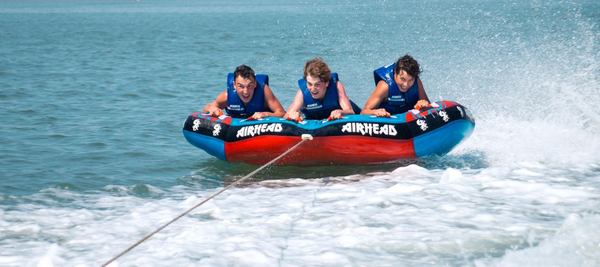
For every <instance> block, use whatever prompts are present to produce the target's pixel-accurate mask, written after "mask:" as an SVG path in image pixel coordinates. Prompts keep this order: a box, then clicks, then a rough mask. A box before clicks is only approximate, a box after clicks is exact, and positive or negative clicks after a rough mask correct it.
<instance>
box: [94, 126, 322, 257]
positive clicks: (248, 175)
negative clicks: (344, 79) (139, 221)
mask: <svg viewBox="0 0 600 267" xmlns="http://www.w3.org/2000/svg"><path fill="white" fill-rule="evenodd" d="M307 140H313V137H312V135H310V134H303V135H302V140H300V142H298V143H297V144H295V145H294V146H293V147H291V148H289V149H288V150H286V151H285V152H283V153H281V155H279V156H277V157H276V158H274V159H272V160H271V161H269V162H267V163H266V164H264V165H262V166H260V167H259V168H258V169H256V170H254V171H253V172H251V173H249V174H247V175H246V176H244V177H242V178H240V179H238V180H237V181H235V182H233V183H231V184H229V185H228V186H226V187H224V188H223V189H221V190H219V191H218V192H216V193H214V194H212V195H210V196H209V197H207V198H206V199H204V200H202V201H201V202H200V203H198V204H196V205H194V206H193V207H191V208H189V209H188V210H186V211H185V212H183V213H181V214H179V215H178V216H177V217H175V218H173V219H172V220H170V221H169V222H167V223H165V224H163V225H162V226H161V227H158V228H157V229H156V230H154V231H153V232H151V233H149V234H148V235H146V236H145V237H144V238H142V239H140V240H138V241H137V242H135V243H134V244H133V245H131V246H129V247H128V248H127V249H125V250H123V252H121V253H119V254H118V255H117V256H114V257H113V258H112V259H110V260H108V261H107V262H106V263H104V264H102V267H105V266H108V265H109V264H110V263H112V262H113V261H115V260H117V259H118V258H120V257H121V256H123V255H125V254H127V253H128V252H129V251H131V250H132V249H134V248H135V247H137V246H138V245H140V244H141V243H143V242H144V241H146V240H148V239H149V238H150V237H152V236H153V235H154V234H156V233H158V232H160V231H161V230H162V229H165V228H166V227H167V226H169V225H170V224H172V223H174V222H175V221H177V220H179V219H180V218H181V217H183V216H185V215H187V214H188V213H190V212H191V211H192V210H194V209H195V208H197V207H200V206H201V205H202V204H204V203H206V202H208V201H209V200H211V199H213V198H214V197H216V196H218V195H220V194H221V193H223V192H225V190H227V189H229V188H231V187H233V186H235V185H237V184H239V183H241V182H243V181H244V180H246V179H248V178H250V177H252V175H254V174H256V173H258V172H259V171H261V170H262V169H264V168H266V167H268V166H269V165H271V164H273V163H275V162H277V161H278V160H280V159H281V158H283V157H285V155H287V154H289V153H290V152H292V151H293V150H294V149H296V148H297V147H299V146H300V145H301V144H302V143H304V141H307Z"/></svg>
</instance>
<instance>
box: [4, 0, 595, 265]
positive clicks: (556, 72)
mask: <svg viewBox="0 0 600 267" xmlns="http://www.w3.org/2000/svg"><path fill="white" fill-rule="evenodd" d="M599 22H600V3H599V2H598V1H575V2H568V1H549V2H545V1H531V2H529V1H528V2H521V1H514V2H513V1H480V2H473V1H429V2H422V1H371V2H363V1H353V0H347V1H316V2H315V1H272V0H264V1H254V2H246V1H227V2H222V1H2V2H0V166H1V167H0V181H1V182H0V265H7V266H23V265H26V266H29V265H37V264H40V265H42V266H51V265H58V266H74V265H78V264H83V265H98V264H101V263H102V262H103V261H105V260H108V259H109V258H110V257H111V256H114V255H116V254H117V253H118V252H120V250H121V249H124V248H126V247H127V246H128V245H129V244H131V243H133V242H134V241H135V240H137V239H138V238H141V237H142V236H143V235H144V234H145V233H148V232H150V231H152V230H153V229H154V228H156V227H157V226H158V225H159V223H160V222H165V221H168V220H169V219H170V218H172V217H174V216H176V215H177V214H178V213H180V212H181V211H183V210H185V209H186V208H188V207H190V206H191V205H193V204H194V203H195V201H199V200H200V199H202V197H203V196H207V195H208V194H210V193H212V192H214V190H217V189H220V188H221V187H222V186H223V185H224V184H227V183H228V182H229V181H232V180H233V179H236V178H239V177H241V176H243V175H245V174H247V173H249V172H250V171H252V170H253V169H254V168H255V167H254V166H248V165H240V164H229V163H225V162H221V161H219V160H217V159H214V158H213V157H211V156H210V155H207V154H206V153H204V152H203V151H200V150H197V149H196V148H195V147H193V146H191V145H190V144H188V143H187V142H186V141H185V139H184V138H183V137H182V134H181V128H182V125H183V122H184V120H185V118H186V116H187V115H188V114H189V113H191V112H194V111H197V110H199V109H200V108H201V107H202V106H203V105H204V104H206V103H207V102H209V101H211V100H212V99H213V98H214V97H215V96H216V94H217V93H218V92H219V91H221V90H223V89H224V87H225V78H226V73H227V72H231V71H232V70H233V69H234V68H235V66H237V65H239V64H248V65H250V66H252V67H253V68H254V70H256V71H257V72H260V73H268V74H269V76H270V84H271V87H272V88H273V89H274V92H275V94H276V95H277V97H278V98H279V99H280V100H281V102H282V104H283V105H284V107H286V108H287V106H288V105H289V103H290V102H291V100H292V98H293V95H294V94H295V92H296V90H297V88H296V80H297V79H298V78H299V77H301V75H302V67H303V65H304V62H305V61H306V60H308V59H310V58H312V57H315V56H320V57H323V58H324V59H325V61H326V62H328V64H329V65H330V67H331V68H332V70H333V71H336V72H338V73H339V75H340V79H341V81H342V82H343V83H344V85H345V86H346V90H347V92H348V94H349V96H350V97H351V98H352V99H353V100H354V101H355V102H357V103H358V104H359V105H362V104H363V103H364V101H365V100H366V99H367V97H368V96H369V94H370V93H371V92H372V90H373V81H372V71H373V70H374V69H375V68H377V67H379V66H382V65H386V64H389V63H391V62H393V61H394V60H396V59H397V58H398V57H399V56H402V55H404V54H405V53H410V54H411V55H413V56H414V57H415V58H417V59H418V60H419V62H420V63H421V65H422V67H423V70H424V72H423V75H422V79H423V82H424V85H425V88H426V90H427V93H428V94H429V97H430V98H431V99H433V100H438V99H440V98H443V99H451V100H455V101H458V102H460V103H461V104H463V105H465V106H467V107H469V108H470V109H471V111H472V112H473V113H474V115H475V117H476V120H477V128H476V130H475V132H474V134H473V136H472V137H471V138H470V139H468V140H467V141H466V142H465V143H463V144H461V145H460V146H459V147H457V149H455V150H454V151H453V152H452V153H450V154H449V155H447V156H446V157H442V158H433V159H425V160H420V161H415V162H404V163H397V164H392V165H385V166H356V167H355V166H330V167H314V168H296V167H273V168H269V169H268V170H267V171H266V172H263V173H261V174H259V175H257V176H258V177H257V179H255V180H254V183H251V184H250V185H248V186H247V187H242V188H234V189H232V190H231V191H229V192H228V193H226V194H225V195H223V196H222V197H221V199H217V200H214V201H213V202H211V204H210V206H209V207H206V208H203V209H201V210H199V211H197V212H196V213H195V214H194V215H192V216H190V217H189V218H185V219H183V220H182V221H181V222H180V224H177V225H174V226H173V227H172V228H168V229H165V232H164V233H161V234H160V235H158V236H156V237H155V239H156V240H152V241H150V242H149V243H147V244H144V245H143V246H141V247H139V248H138V249H136V250H134V251H132V254H131V255H128V256H126V257H124V258H123V259H122V260H120V261H119V263H120V264H121V265H123V266H131V265H148V264H151V265H167V264H177V263H179V264H183V265H197V266H415V265H417V266H449V265H450V266H464V265H467V266H474V265H477V266H489V265H492V266H523V265H530V266H548V265H556V266H597V265H599V264H600V254H599V253H598V251H599V250H598V249H594V248H597V246H598V244H599V242H600V236H599V235H598V234H597V233H595V234H594V233H593V232H597V231H595V225H597V224H598V223H600V216H599V215H598V214H599V213H600V209H598V207H599V206H600V205H599V204H600V202H599V201H600V183H599V182H598V181H600V179H599V178H600V154H599V153H598V152H597V151H600V138H599V137H598V136H600V134H599V133H600V116H598V114H597V110H596V108H595V103H598V102H599V101H600V93H599V92H600V86H599V75H600V71H599V58H600V48H599V45H598V40H599V33H600V29H599V25H598V24H599ZM297 178H303V179H300V180H299V179H297ZM261 180H265V181H261ZM499 225H501V226H503V227H498V226H499Z"/></svg>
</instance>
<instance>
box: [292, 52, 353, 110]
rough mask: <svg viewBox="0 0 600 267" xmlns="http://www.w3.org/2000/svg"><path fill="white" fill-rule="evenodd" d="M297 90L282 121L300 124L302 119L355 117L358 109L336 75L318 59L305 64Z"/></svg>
mask: <svg viewBox="0 0 600 267" xmlns="http://www.w3.org/2000/svg"><path fill="white" fill-rule="evenodd" d="M298 86H299V87H300V89H299V90H298V92H297V93H296V96H295V97H294V101H293V102H292V104H291V105H290V107H289V109H288V112H287V113H286V114H285V115H284V118H286V119H288V120H295V121H301V120H302V117H301V115H300V112H302V114H304V118H305V119H310V120H322V119H330V120H335V119H339V118H341V117H342V115H344V114H355V113H359V112H360V108H359V107H358V106H357V105H356V104H354V103H353V102H352V101H351V100H350V99H349V98H348V96H347V95H346V90H345V89H344V85H343V84H342V83H341V82H340V81H339V80H338V75H337V73H331V70H329V67H328V66H327V64H326V63H325V62H324V61H323V59H321V58H318V57H317V58H313V59H311V60H309V61H307V62H306V64H305V65H304V78H303V79H300V80H298Z"/></svg>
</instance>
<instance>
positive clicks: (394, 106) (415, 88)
mask: <svg viewBox="0 0 600 267" xmlns="http://www.w3.org/2000/svg"><path fill="white" fill-rule="evenodd" d="M394 68H396V63H394V64H391V65H388V66H383V67H381V68H378V69H376V70H375V71H373V76H374V78H375V86H377V83H379V81H381V80H383V81H384V82H385V83H387V85H388V96H387V98H386V99H385V100H383V101H382V102H381V103H380V104H379V107H376V108H384V109H385V110H386V111H387V112H389V113H390V114H400V113H404V112H407V111H409V110H411V109H413V108H414V106H415V104H417V101H419V83H418V78H415V82H414V83H413V85H412V86H411V87H410V88H408V91H406V92H404V93H403V92H401V91H400V88H399V87H398V85H397V84H396V81H395V80H394Z"/></svg>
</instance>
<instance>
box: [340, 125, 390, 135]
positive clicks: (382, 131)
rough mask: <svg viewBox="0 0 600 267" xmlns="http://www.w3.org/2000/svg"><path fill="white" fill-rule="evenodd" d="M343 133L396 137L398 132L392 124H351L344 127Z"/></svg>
mask: <svg viewBox="0 0 600 267" xmlns="http://www.w3.org/2000/svg"><path fill="white" fill-rule="evenodd" d="M342 133H360V134H361V135H369V136H372V135H388V136H396V135H397V134H398V131H397V130H396V127H395V126H394V125H391V124H383V125H382V124H379V123H364V122H349V123H346V124H344V126H342Z"/></svg>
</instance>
